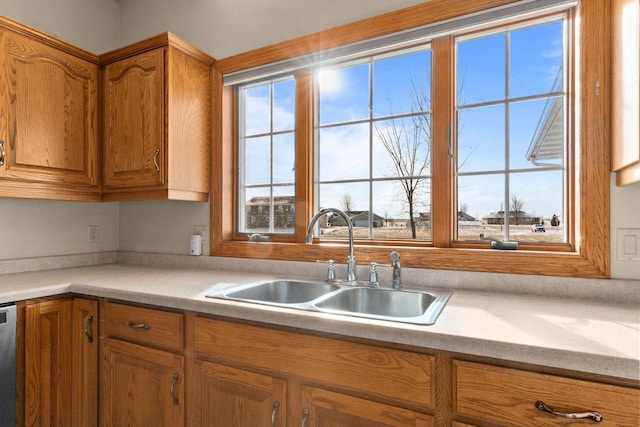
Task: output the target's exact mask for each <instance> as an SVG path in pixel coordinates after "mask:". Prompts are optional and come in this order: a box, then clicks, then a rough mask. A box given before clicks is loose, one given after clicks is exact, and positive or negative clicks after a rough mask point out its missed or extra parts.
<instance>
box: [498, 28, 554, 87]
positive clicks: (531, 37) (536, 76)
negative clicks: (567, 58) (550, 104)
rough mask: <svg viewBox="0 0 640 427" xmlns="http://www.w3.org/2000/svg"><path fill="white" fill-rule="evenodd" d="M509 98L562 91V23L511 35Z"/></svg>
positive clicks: (522, 30) (525, 29)
mask: <svg viewBox="0 0 640 427" xmlns="http://www.w3.org/2000/svg"><path fill="white" fill-rule="evenodd" d="M510 43H511V49H510V61H509V62H510V67H511V71H510V72H511V82H510V90H509V91H510V96H511V98H516V97H522V96H529V95H538V94H544V93H549V92H552V91H560V90H562V56H563V52H562V50H563V47H562V21H556V22H551V23H546V24H542V25H536V26H534V27H529V28H524V29H521V30H517V31H513V32H512V33H511V40H510Z"/></svg>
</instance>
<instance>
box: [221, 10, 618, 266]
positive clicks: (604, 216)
mask: <svg viewBox="0 0 640 427" xmlns="http://www.w3.org/2000/svg"><path fill="white" fill-rule="evenodd" d="M470 3H471V4H470ZM510 3H518V2H517V1H514V0H501V1H496V0H479V1H476V2H467V1H464V0H432V1H430V2H427V3H424V4H420V5H418V6H413V7H409V8H406V9H402V10H399V11H395V12H391V13H388V14H385V15H380V16H377V17H374V18H370V19H366V20H363V21H358V22H355V23H353V24H347V25H344V26H341V27H338V28H335V29H331V30H326V31H323V32H320V33H316V34H312V35H309V36H304V37H300V38H297V39H294V40H290V41H287V42H283V43H279V44H276V45H273V46H269V47H266V48H261V49H257V50H255V51H250V52H246V53H243V54H239V55H235V56H232V57H229V58H226V59H222V60H219V61H218V62H217V63H216V64H215V70H214V76H213V80H214V87H215V91H214V99H213V104H214V116H213V119H214V123H219V124H220V126H214V129H215V130H214V147H213V168H212V171H214V172H213V173H212V177H211V179H212V189H213V191H212V197H211V224H212V226H211V254H212V255H213V256H225V257H239V258H251V259H271V260H289V261H291V260H295V261H315V260H318V259H335V260H337V262H339V263H343V262H344V260H346V250H347V248H346V243H344V244H341V243H336V242H335V241H331V242H326V241H325V242H323V241H321V240H320V241H319V240H317V239H316V241H315V242H314V244H312V245H305V241H304V240H305V234H306V227H307V224H308V221H309V220H310V218H311V217H312V216H313V214H314V212H313V201H314V200H315V197H314V191H315V190H314V188H313V187H314V180H313V161H312V160H313V159H312V157H313V136H314V135H313V133H314V128H313V119H314V106H313V96H314V94H313V91H314V88H313V78H312V75H311V74H310V72H309V71H306V70H303V71H299V72H297V73H296V90H297V92H298V96H297V99H296V129H298V131H297V133H296V165H297V167H296V181H297V182H298V185H296V194H295V195H296V228H295V236H294V237H292V238H274V239H272V241H271V242H269V243H255V242H248V241H246V240H237V236H236V235H235V219H234V218H235V216H236V214H235V205H236V197H237V195H236V190H235V185H234V180H235V175H236V174H235V170H237V169H236V168H237V164H236V154H237V153H236V150H237V148H236V140H237V139H236V133H235V132H236V130H235V120H236V114H237V110H236V107H237V105H236V100H235V97H234V88H232V87H224V86H223V85H222V75H223V74H227V73H232V72H236V71H241V70H244V69H248V68H253V67H257V66H260V65H267V64H270V63H274V62H277V61H281V60H285V59H288V58H292V57H296V56H299V55H302V54H308V53H313V52H317V51H321V50H325V49H329V48H334V47H339V46H344V45H346V44H350V43H355V42H358V41H363V40H367V39H370V38H373V37H379V36H383V35H386V34H391V33H394V32H398V31H404V30H408V29H411V28H415V27H418V26H424V25H428V24H432V23H436V22H440V21H445V20H448V19H455V18H457V17H462V16H464V15H468V14H470V13H475V12H479V11H482V10H486V9H490V8H493V7H497V6H502V5H507V4H510ZM609 16H610V5H609V4H608V2H607V0H590V1H581V2H580V3H579V4H578V5H577V6H576V9H575V16H574V17H573V18H572V21H574V22H575V23H576V25H577V26H578V28H576V40H574V43H576V42H577V46H574V48H576V50H575V57H576V58H579V62H578V63H577V64H575V63H572V64H568V65H569V66H570V67H572V69H574V70H575V74H576V75H579V76H580V78H579V79H578V80H579V81H580V82H581V84H580V86H576V87H574V88H571V90H575V92H574V94H573V96H570V97H569V99H570V102H576V100H577V102H576V103H575V107H577V109H575V108H574V111H575V118H574V119H575V123H576V126H575V128H576V134H575V140H574V141H573V142H572V141H570V143H575V144H576V151H575V152H576V157H578V158H579V162H578V163H579V165H580V166H579V169H578V170H575V171H574V172H573V173H572V174H571V176H574V177H576V178H575V179H576V182H574V183H573V184H574V185H573V186H570V188H573V189H574V190H575V192H576V193H575V195H576V196H575V197H573V198H572V199H573V200H575V204H574V205H573V206H569V207H568V209H569V210H570V211H571V212H573V218H574V219H575V220H574V224H573V229H572V230H571V233H574V234H572V236H571V240H570V241H572V242H574V245H567V247H565V248H563V250H559V249H558V247H557V244H554V245H552V246H550V247H548V248H547V247H541V246H540V245H536V246H533V247H532V245H529V246H527V245H521V246H520V249H519V250H517V251H498V250H490V249H480V248H479V246H478V245H477V244H475V245H474V244H471V243H459V242H454V241H453V236H454V230H453V227H454V225H455V221H453V219H452V218H453V213H454V211H455V208H454V197H453V196H454V179H453V178H454V175H453V173H452V168H453V164H452V161H448V162H447V161H442V162H437V163H436V162H434V164H433V166H432V177H433V179H434V180H436V179H439V180H442V182H448V183H449V185H443V186H436V188H434V189H433V192H432V204H433V206H440V209H437V210H433V211H432V240H433V247H424V246H416V245H415V243H413V242H411V241H393V242H384V243H382V242H379V241H373V242H365V241H357V242H356V244H357V246H356V259H357V261H358V262H359V263H360V264H361V265H365V263H368V262H373V261H376V262H386V259H387V258H388V256H389V252H390V250H391V249H392V248H399V250H400V252H401V255H402V257H403V265H404V266H406V267H416V268H432V269H445V270H466V271H483V272H496V273H517V274H537V275H550V276H565V277H567V276H568V277H589V278H605V277H609V275H610V237H609V231H610V230H609V229H610V216H609V215H610V213H609V197H610V196H609V185H610V177H609V172H610V166H609V165H610V149H609V146H610V145H609V139H608V136H609V134H610V113H609V106H610V81H609V76H610V60H609V58H610V50H609V49H608V46H609V43H608V41H609V38H610V23H609ZM583 28H588V31H584V30H582V31H581V29H583ZM440 43H442V44H445V45H443V46H441V48H438V49H436V48H435V47H436V46H435V44H440ZM431 44H432V46H433V48H434V50H433V57H432V61H433V63H434V66H435V63H436V61H438V62H439V66H441V67H450V71H451V72H450V73H449V75H450V76H453V72H454V68H453V66H454V65H453V61H454V57H453V55H454V52H453V42H452V40H451V39H450V38H449V37H442V38H437V39H435V40H433V41H432V43H431ZM447 45H448V46H449V47H448V48H447V47H446V46H447ZM576 65H577V66H578V68H575V66H576ZM433 78H434V82H433V89H432V96H433V98H434V99H440V101H441V103H440V104H439V108H442V109H448V110H449V111H450V112H452V111H453V109H454V102H453V96H454V95H453V93H454V91H453V83H452V82H451V81H448V82H446V84H439V83H442V82H438V81H436V79H437V76H436V75H434V77H433ZM448 80H451V79H448ZM434 109H435V106H434ZM437 117H439V118H437ZM449 117H452V116H449ZM570 120H571V118H570ZM445 121H446V122H447V123H445ZM448 132H449V130H448V117H447V115H438V116H436V115H435V114H434V120H433V140H434V141H438V140H446V139H447V138H448ZM602 135H604V136H606V137H607V138H606V140H602V139H601V137H602ZM432 149H433V153H432V155H433V156H434V158H436V156H438V158H440V159H443V158H447V157H448V156H447V155H448V153H447V144H442V143H434V144H433V148H432ZM443 151H444V152H443ZM443 156H445V157H443ZM301 183H302V185H301ZM571 212H570V213H571ZM303 245H304V246H303ZM540 249H545V250H549V251H543V250H540ZM343 258H344V260H343Z"/></svg>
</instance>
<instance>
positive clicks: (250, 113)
mask: <svg viewBox="0 0 640 427" xmlns="http://www.w3.org/2000/svg"><path fill="white" fill-rule="evenodd" d="M237 96H238V99H239V106H240V107H239V114H238V130H239V132H238V164H239V168H238V178H237V182H238V231H239V232H240V233H263V234H269V233H270V234H291V233H293V230H294V227H295V221H293V220H292V217H291V216H290V215H288V212H293V210H294V209H295V175H294V172H295V134H294V127H295V126H294V124H295V109H294V105H295V81H294V80H293V78H291V77H288V78H284V79H279V80H274V81H269V82H267V83H258V84H253V85H244V86H240V87H239V88H238V95H237ZM285 211H286V212H287V213H285Z"/></svg>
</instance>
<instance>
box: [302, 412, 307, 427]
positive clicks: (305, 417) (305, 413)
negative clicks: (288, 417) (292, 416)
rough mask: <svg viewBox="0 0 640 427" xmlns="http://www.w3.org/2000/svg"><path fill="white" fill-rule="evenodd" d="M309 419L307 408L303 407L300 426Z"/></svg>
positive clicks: (303, 426)
mask: <svg viewBox="0 0 640 427" xmlns="http://www.w3.org/2000/svg"><path fill="white" fill-rule="evenodd" d="M308 420H309V410H308V409H305V410H304V411H302V427H305V426H306V425H307V421H308Z"/></svg>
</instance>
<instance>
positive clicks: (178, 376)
mask: <svg viewBox="0 0 640 427" xmlns="http://www.w3.org/2000/svg"><path fill="white" fill-rule="evenodd" d="M179 378H180V375H178V374H177V373H175V374H173V381H171V387H170V388H169V394H171V398H172V399H173V405H174V406H178V405H179V404H180V401H179V400H178V398H177V397H176V395H175V394H174V393H173V391H174V388H175V386H176V383H177V382H178V379H179Z"/></svg>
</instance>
